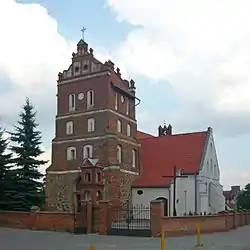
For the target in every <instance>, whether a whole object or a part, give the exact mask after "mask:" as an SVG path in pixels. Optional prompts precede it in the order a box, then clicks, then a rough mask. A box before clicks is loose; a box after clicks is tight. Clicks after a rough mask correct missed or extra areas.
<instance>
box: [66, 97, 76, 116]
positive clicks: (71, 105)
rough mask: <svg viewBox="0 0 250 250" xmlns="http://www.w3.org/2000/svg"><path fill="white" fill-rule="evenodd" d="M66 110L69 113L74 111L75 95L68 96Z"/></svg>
mask: <svg viewBox="0 0 250 250" xmlns="http://www.w3.org/2000/svg"><path fill="white" fill-rule="evenodd" d="M68 108H69V112H73V111H75V110H76V95H75V94H72V93H71V94H69V99H68Z"/></svg>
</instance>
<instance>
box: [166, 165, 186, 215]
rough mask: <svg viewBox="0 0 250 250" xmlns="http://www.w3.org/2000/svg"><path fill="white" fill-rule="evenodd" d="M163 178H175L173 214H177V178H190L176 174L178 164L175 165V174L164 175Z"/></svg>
mask: <svg viewBox="0 0 250 250" xmlns="http://www.w3.org/2000/svg"><path fill="white" fill-rule="evenodd" d="M162 177H163V178H173V189H174V190H173V216H176V215H177V214H176V206H175V205H176V204H175V200H176V198H175V197H176V179H177V178H188V176H187V175H176V166H174V172H173V175H165V176H162Z"/></svg>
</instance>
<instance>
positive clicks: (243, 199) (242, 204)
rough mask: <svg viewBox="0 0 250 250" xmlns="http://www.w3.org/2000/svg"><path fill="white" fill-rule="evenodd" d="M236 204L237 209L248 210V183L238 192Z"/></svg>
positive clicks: (249, 199) (249, 193) (249, 201)
mask: <svg viewBox="0 0 250 250" xmlns="http://www.w3.org/2000/svg"><path fill="white" fill-rule="evenodd" d="M236 204H237V208H238V209H246V210H250V183H249V184H247V185H246V186H245V188H244V190H242V191H241V192H240V194H239V195H238V197H237V203H236Z"/></svg>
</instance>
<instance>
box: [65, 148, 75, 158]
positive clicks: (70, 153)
mask: <svg viewBox="0 0 250 250" xmlns="http://www.w3.org/2000/svg"><path fill="white" fill-rule="evenodd" d="M73 151H74V156H73V157H72V152H73ZM74 160H76V147H68V148H67V161H74Z"/></svg>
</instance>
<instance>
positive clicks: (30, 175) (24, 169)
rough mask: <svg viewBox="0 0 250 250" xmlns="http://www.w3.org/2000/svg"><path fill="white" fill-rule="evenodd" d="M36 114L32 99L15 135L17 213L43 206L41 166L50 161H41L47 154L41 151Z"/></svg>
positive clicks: (25, 105)
mask: <svg viewBox="0 0 250 250" xmlns="http://www.w3.org/2000/svg"><path fill="white" fill-rule="evenodd" d="M35 117H36V112H35V111H34V106H33V105H32V104H31V103H30V101H29V99H28V98H27V99H26V102H25V104H24V106H23V110H22V112H21V114H20V120H19V121H18V125H17V126H15V127H14V128H15V132H13V133H11V141H12V143H13V145H11V147H10V149H11V151H12V152H13V156H14V158H13V163H14V166H15V170H14V171H15V176H16V178H15V184H14V186H15V190H16V192H15V194H13V197H12V208H13V210H19V211H29V210H30V208H31V206H39V205H40V204H41V199H42V197H41V189H42V185H43V184H42V182H41V181H40V180H41V178H42V177H43V175H42V174H41V173H40V171H39V167H40V166H42V165H44V164H46V163H47V161H42V160H39V159H38V157H39V156H40V155H41V154H42V153H43V151H42V150H41V148H40V145H41V143H42V142H41V132H40V131H38V130H37V126H38V124H37V123H36V120H35Z"/></svg>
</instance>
